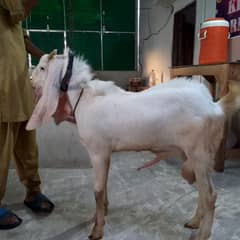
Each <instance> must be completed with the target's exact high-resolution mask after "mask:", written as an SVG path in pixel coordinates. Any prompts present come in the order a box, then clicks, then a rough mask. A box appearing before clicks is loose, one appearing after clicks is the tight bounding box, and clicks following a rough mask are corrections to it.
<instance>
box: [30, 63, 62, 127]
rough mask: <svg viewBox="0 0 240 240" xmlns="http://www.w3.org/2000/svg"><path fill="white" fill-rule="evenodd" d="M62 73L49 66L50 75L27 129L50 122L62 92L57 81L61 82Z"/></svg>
mask: <svg viewBox="0 0 240 240" xmlns="http://www.w3.org/2000/svg"><path fill="white" fill-rule="evenodd" d="M49 66H50V65H49ZM60 74H61V73H60V71H56V68H55V67H54V66H53V67H49V70H48V76H47V79H46V81H45V83H44V86H43V89H42V96H41V98H40V99H39V101H38V103H37V105H36V106H35V108H34V111H33V113H32V116H31V118H30V119H29V121H28V123H27V126H26V129H27V130H33V129H35V128H38V127H40V126H41V125H43V124H44V123H46V122H48V121H49V120H50V119H51V117H52V116H53V114H54V113H55V112H56V110H57V106H58V101H59V92H60V91H59V86H58V84H57V83H58V82H59V79H60Z"/></svg>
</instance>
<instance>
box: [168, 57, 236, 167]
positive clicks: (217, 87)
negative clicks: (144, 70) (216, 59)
mask: <svg viewBox="0 0 240 240" xmlns="http://www.w3.org/2000/svg"><path fill="white" fill-rule="evenodd" d="M192 75H202V76H204V77H205V78H206V79H207V80H209V82H210V83H211V84H212V86H213V97H214V99H215V100H217V99H219V98H220V97H221V96H223V95H225V94H226V93H227V90H228V82H229V80H233V81H240V63H235V62H234V63H223V64H210V65H192V66H179V67H172V68H170V77H171V78H175V77H180V76H192ZM226 133H227V124H226V126H225V137H224V139H223V141H222V143H221V146H220V148H219V151H218V154H217V156H216V162H215V169H216V171H224V162H225V160H227V159H230V158H235V159H236V158H239V159H240V149H226V148H225V146H226Z"/></svg>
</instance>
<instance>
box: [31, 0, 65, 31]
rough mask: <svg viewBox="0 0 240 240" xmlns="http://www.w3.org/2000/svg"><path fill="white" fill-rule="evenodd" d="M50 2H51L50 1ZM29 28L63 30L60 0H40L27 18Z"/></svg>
mask: <svg viewBox="0 0 240 240" xmlns="http://www.w3.org/2000/svg"><path fill="white" fill-rule="evenodd" d="M50 2H51V3H50ZM28 25H29V28H32V29H48V28H50V29H59V30H64V12H63V1H62V0H51V1H50V0H41V1H39V2H38V5H37V6H36V7H35V8H34V9H33V11H32V13H31V15H30V17H29V18H28Z"/></svg>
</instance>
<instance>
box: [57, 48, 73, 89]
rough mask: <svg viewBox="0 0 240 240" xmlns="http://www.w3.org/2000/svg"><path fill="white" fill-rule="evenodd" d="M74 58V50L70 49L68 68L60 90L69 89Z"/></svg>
mask: <svg viewBox="0 0 240 240" xmlns="http://www.w3.org/2000/svg"><path fill="white" fill-rule="evenodd" d="M73 59H74V56H73V54H72V52H71V51H69V53H68V65H67V70H66V73H65V75H64V77H63V79H62V82H61V85H60V90H61V91H62V92H67V90H68V86H69V82H70V79H71V77H72V68H73Z"/></svg>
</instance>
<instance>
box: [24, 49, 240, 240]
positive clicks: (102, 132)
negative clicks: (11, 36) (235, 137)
mask: <svg viewBox="0 0 240 240" xmlns="http://www.w3.org/2000/svg"><path fill="white" fill-rule="evenodd" d="M67 56H68V55H67V53H65V55H64V56H63V55H56V56H54V57H50V55H44V56H43V57H42V58H41V60H40V62H39V64H38V66H37V67H36V69H35V70H34V72H33V85H34V86H35V87H38V88H39V87H41V88H42V89H43V96H42V97H41V99H40V101H39V102H38V104H37V106H36V108H35V110H34V112H33V115H32V118H31V119H30V121H29V122H28V125H27V129H34V128H36V127H39V126H40V125H42V124H43V123H44V122H46V121H48V120H49V119H50V118H51V116H52V115H53V113H54V112H55V111H56V106H57V102H58V97H59V92H60V91H59V83H60V81H61V78H62V76H63V74H64V71H63V68H66V62H67V61H68V57H67ZM64 66H65V67H64ZM91 79H92V74H91V72H90V68H89V66H88V64H87V63H86V62H85V61H83V60H82V59H80V58H75V59H74V65H73V75H72V78H71V81H70V86H69V91H68V96H69V99H70V103H71V105H72V107H74V106H75V104H76V102H77V99H78V96H79V93H80V90H81V88H84V93H83V95H82V97H81V99H80V102H79V104H78V106H77V109H76V115H75V116H76V122H77V127H78V130H79V135H80V140H81V143H82V144H83V145H84V146H85V147H86V149H87V151H88V153H89V156H90V159H91V163H92V166H93V171H94V174H95V179H94V189H95V194H96V206H97V207H96V220H95V225H94V227H93V229H92V233H91V235H90V236H89V238H90V239H95V240H96V239H100V238H101V237H102V236H103V231H104V213H106V210H107V205H108V200H107V178H108V170H109V164H110V158H111V153H112V152H116V151H126V150H137V151H140V150H149V151H152V152H160V151H165V150H169V149H178V150H180V151H182V152H183V153H184V155H185V157H186V159H185V162H184V164H183V177H185V178H186V179H187V180H188V181H189V176H190V179H191V180H193V181H194V180H196V184H197V189H198V191H199V200H198V208H197V211H196V213H195V215H194V217H193V218H192V219H191V221H190V222H189V223H187V224H186V226H188V227H190V228H199V231H198V232H197V234H196V236H195V237H194V240H206V239H208V238H210V235H211V228H212V223H213V218H214V204H215V201H216V193H215V190H214V187H213V184H212V179H211V172H212V169H213V165H214V158H215V154H216V152H217V150H218V147H219V145H220V142H221V140H222V137H223V130H224V121H225V113H224V110H223V109H226V105H227V104H228V105H229V104H232V102H231V101H229V97H225V99H223V100H221V101H219V102H216V103H215V102H213V100H212V97H211V95H210V93H209V91H208V89H207V88H206V86H205V85H204V84H203V83H201V82H199V81H197V80H198V79H199V78H192V81H190V80H189V79H186V78H180V79H176V80H172V81H169V82H167V83H164V84H161V85H157V86H155V87H153V88H150V89H148V90H145V91H142V92H138V93H130V92H126V91H124V90H123V89H121V88H119V87H117V86H116V85H114V83H112V82H105V81H100V80H91ZM238 89H239V88H238ZM238 93H239V90H238ZM231 97H232V96H231ZM232 99H233V101H235V97H234V98H233V97H232ZM193 181H191V182H193Z"/></svg>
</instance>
